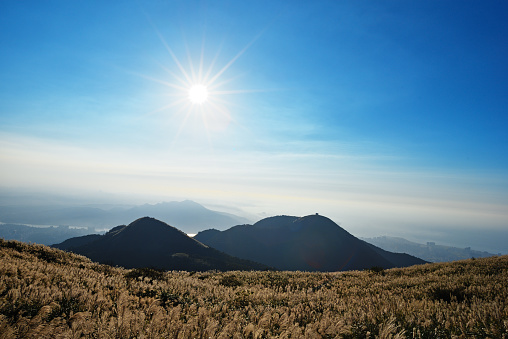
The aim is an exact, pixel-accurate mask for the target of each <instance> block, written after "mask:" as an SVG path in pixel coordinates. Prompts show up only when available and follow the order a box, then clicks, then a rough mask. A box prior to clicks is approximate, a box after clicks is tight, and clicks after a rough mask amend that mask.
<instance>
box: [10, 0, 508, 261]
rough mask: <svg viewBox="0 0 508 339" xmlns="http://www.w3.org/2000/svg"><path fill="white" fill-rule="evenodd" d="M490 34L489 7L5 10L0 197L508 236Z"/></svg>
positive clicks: (507, 83)
mask: <svg viewBox="0 0 508 339" xmlns="http://www.w3.org/2000/svg"><path fill="white" fill-rule="evenodd" d="M507 15H508V4H507V3H506V2H505V1H485V2H478V1H460V2H457V1H411V2H409V1H363V2H359V1H339V2H337V1H321V2H312V1H308V2H304V1H300V2H297V3H295V2H293V1H251V2H245V1H241V2H239V1H213V2H212V1H210V2H207V1H122V2H103V1H73V2H69V1H44V2H42V1H23V2H20V1H3V2H1V4H0V37H1V41H2V43H1V45H0V74H1V75H2V81H1V82H0V163H1V164H2V166H1V167H2V168H1V169H0V173H1V175H0V186H3V187H11V188H16V187H20V188H33V189H37V190H44V189H48V190H49V189H51V190H61V191H77V190H83V191H89V192H95V191H97V192H98V191H102V192H109V193H115V194H123V195H129V196H131V197H136V196H139V197H140V198H139V199H140V200H142V199H146V197H151V199H153V201H156V200H170V199H193V200H196V201H198V202H202V203H205V204H206V203H208V204H217V205H220V204H222V205H228V206H234V207H237V208H240V209H241V210H242V211H245V212H246V213H250V214H251V215H256V216H259V217H260V216H262V215H265V214H264V213H266V215H271V214H296V215H301V214H308V213H315V212H320V213H322V214H325V215H328V216H330V217H331V218H332V219H333V220H334V221H336V222H338V223H341V225H343V226H344V227H345V228H346V229H348V230H350V231H351V232H352V233H353V234H358V235H366V236H375V235H383V234H397V235H401V236H404V235H407V237H411V236H412V237H413V239H414V238H417V237H420V238H422V239H424V238H425V239H427V240H429V241H432V240H434V238H433V237H439V236H444V235H445V234H449V232H452V233H453V232H461V233H465V234H468V232H469V233H470V234H471V238H470V239H469V240H467V239H466V240H464V242H463V243H467V244H470V242H471V241H473V240H475V241H476V240H478V238H479V237H478V235H477V233H478V232H479V230H483V231H484V232H483V234H486V235H487V234H489V232H506V233H507V234H508V212H507V211H508V154H507V153H508V151H507V150H508V147H507V146H508V133H507V132H506V131H507V129H508V112H507V107H508V95H507V94H508V93H507V92H508V91H507V89H508V66H507V62H506V60H508V44H507V41H508V24H507V22H506V17H507ZM179 64H180V65H181V68H179ZM200 65H201V69H202V72H201V75H202V77H203V76H204V75H205V74H207V73H208V74H209V76H208V80H211V79H212V78H214V76H216V78H215V79H214V81H213V83H212V84H210V89H209V91H210V93H209V99H210V100H208V101H207V102H205V103H204V104H202V105H192V104H191V103H190V101H188V100H187V98H186V96H187V89H186V86H185V85H183V84H182V82H181V81H179V80H178V79H182V78H185V75H184V74H183V73H182V69H183V70H184V72H185V73H187V75H189V77H191V78H192V71H193V70H194V73H195V75H196V77H198V74H199V69H200ZM141 197H142V198H141ZM176 226H177V225H176ZM445 230H446V231H445ZM447 232H448V233H447ZM475 232H476V233H475ZM492 234H494V233H492ZM495 234H498V233H495ZM503 234H504V233H503ZM463 243H461V244H463ZM471 246H473V247H474V244H472V245H471ZM478 246H480V247H481V246H483V247H487V245H481V244H480V243H479V245H478ZM492 246H494V245H492ZM503 246H504V247H503ZM495 249H496V250H498V251H505V252H508V248H506V245H502V244H501V243H500V242H499V243H498V244H497V245H495Z"/></svg>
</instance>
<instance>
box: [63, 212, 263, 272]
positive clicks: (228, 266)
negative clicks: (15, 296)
mask: <svg viewBox="0 0 508 339" xmlns="http://www.w3.org/2000/svg"><path fill="white" fill-rule="evenodd" d="M53 247H56V248H60V249H65V250H69V251H72V252H75V253H79V254H82V255H85V256H87V257H89V258H90V259H92V260H94V261H98V262H101V263H107V264H113V265H119V266H123V267H126V268H136V267H155V268H160V269H164V270H189V271H206V270H221V271H225V270H251V269H264V268H266V266H264V265H261V264H257V263H253V262H249V261H247V260H241V259H238V258H234V257H231V256H230V255H227V254H225V253H222V252H219V251H217V250H215V249H213V248H209V247H208V246H206V245H203V244H202V243H200V242H199V241H197V240H194V239H192V238H190V237H188V236H187V235H186V234H185V233H183V232H182V231H180V230H178V229H176V228H174V227H172V226H169V225H168V224H166V223H164V222H162V221H159V220H156V219H153V218H148V217H144V218H141V219H138V220H136V221H134V222H132V223H130V224H129V225H128V226H117V227H115V228H113V229H112V230H111V231H109V232H108V233H106V234H105V235H103V236H99V237H96V236H95V237H80V238H73V239H69V240H67V241H65V242H63V243H61V244H57V245H54V246H53Z"/></svg>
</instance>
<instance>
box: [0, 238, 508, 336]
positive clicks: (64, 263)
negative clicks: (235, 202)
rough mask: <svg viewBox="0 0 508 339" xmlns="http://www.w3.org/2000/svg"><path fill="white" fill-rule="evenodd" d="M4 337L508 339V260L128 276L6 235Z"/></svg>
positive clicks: (2, 245) (1, 264) (0, 309)
mask: <svg viewBox="0 0 508 339" xmlns="http://www.w3.org/2000/svg"><path fill="white" fill-rule="evenodd" d="M0 259H1V260H0V337H1V338H6V339H9V338H28V337H32V338H54V337H94V338H112V337H117V338H118V337H122V338H134V337H135V338H139V337H148V338H162V337H172V338H176V337H182V338H191V337H196V338H199V337H202V338H208V337H212V338H219V337H232V336H233V335H235V336H240V337H246V338H248V337H281V338H283V337H286V338H287V337H291V338H314V337H315V338H366V337H369V338H373V337H380V338H390V337H392V338H404V337H407V338H437V337H439V338H451V337H455V336H459V337H469V338H472V337H476V338H486V337H490V338H502V337H503V336H506V335H507V334H508V328H507V324H508V286H507V285H506V281H508V256H503V257H492V258H485V259H476V260H471V259H470V260H465V261H459V262H453V263H440V264H426V265H419V266H413V267H409V268H395V269H389V270H384V271H370V270H368V271H349V272H334V273H315V272H314V273H310V272H274V271H264V272H259V271H257V272H256V271H251V272H246V271H235V272H228V273H220V272H177V271H172V272H159V271H155V270H150V269H131V270H126V269H123V268H118V267H111V266H108V265H101V264H97V263H93V262H92V261H90V260H89V259H87V258H85V257H83V256H80V255H76V254H73V253H69V252H64V251H61V250H58V249H54V248H50V247H47V246H42V245H29V244H25V243H21V242H17V241H4V240H2V239H0Z"/></svg>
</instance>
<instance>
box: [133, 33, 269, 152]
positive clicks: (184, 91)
mask: <svg viewBox="0 0 508 339" xmlns="http://www.w3.org/2000/svg"><path fill="white" fill-rule="evenodd" d="M154 29H155V32H156V34H157V36H158V37H159V39H160V41H161V42H162V45H163V46H164V48H165V50H166V51H167V53H168V54H169V56H170V60H171V62H169V63H165V64H159V66H160V68H161V69H162V70H163V72H162V73H161V75H158V76H156V77H152V76H144V75H143V77H144V78H145V79H148V80H150V81H153V82H156V83H158V84H161V85H163V86H166V87H167V88H168V96H167V97H168V98H170V100H169V102H167V104H164V105H163V106H161V107H160V108H158V109H156V110H154V111H152V112H150V113H149V114H150V115H153V114H157V115H165V114H166V115H167V117H168V119H170V120H171V121H172V124H173V125H174V127H175V128H176V133H175V134H174V137H173V138H174V139H173V143H174V142H176V141H177V140H178V138H179V137H180V135H181V134H183V133H186V134H187V132H188V131H194V135H195V136H196V138H197V137H199V136H203V135H206V137H207V139H208V143H209V146H210V147H212V140H211V139H212V135H214V134H216V133H221V132H224V131H225V130H227V129H228V128H230V125H231V123H232V122H235V125H236V126H237V127H239V126H240V125H239V124H238V122H237V121H236V120H235V119H233V117H232V115H231V112H230V108H231V106H233V105H234V103H233V102H232V100H231V97H230V95H238V94H243V93H249V92H259V90H246V89H239V88H234V86H235V80H237V79H238V75H233V76H229V74H227V73H228V71H230V70H231V66H232V65H233V64H234V63H235V62H236V61H237V60H238V59H239V58H240V57H241V56H242V55H243V54H244V53H245V52H246V51H247V50H248V48H249V47H250V46H252V44H253V43H254V42H255V41H256V40H257V39H258V38H259V36H260V35H261V34H259V35H258V36H256V37H255V38H254V39H253V40H252V41H251V42H249V43H248V44H247V45H246V46H245V47H243V48H242V49H241V50H240V51H239V52H238V53H237V54H236V55H234V56H233V57H232V58H231V59H227V61H226V62H223V63H222V65H221V62H220V59H221V58H220V55H221V50H222V45H220V46H219V47H218V48H217V50H216V52H215V53H212V54H210V55H206V52H205V39H203V40H202V43H201V46H200V51H199V53H191V51H190V49H189V46H188V45H187V43H186V42H185V43H184V46H185V54H186V55H184V56H183V57H182V55H180V56H177V53H175V50H176V49H175V50H174V49H173V48H171V46H170V45H169V44H168V42H167V40H166V39H165V38H164V36H163V35H162V34H161V33H160V32H159V31H158V30H157V29H156V28H154ZM180 51H181V49H180ZM212 55H213V57H212ZM175 124H176V125H175ZM242 128H243V127H242ZM196 131H197V132H196ZM199 131H201V132H199Z"/></svg>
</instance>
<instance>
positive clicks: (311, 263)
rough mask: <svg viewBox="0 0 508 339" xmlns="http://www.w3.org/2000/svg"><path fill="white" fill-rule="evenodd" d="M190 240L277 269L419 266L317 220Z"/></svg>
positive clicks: (277, 220)
mask: <svg viewBox="0 0 508 339" xmlns="http://www.w3.org/2000/svg"><path fill="white" fill-rule="evenodd" d="M194 239H196V240H199V241H200V242H202V243H204V244H206V245H209V246H211V247H214V248H217V249H218V250H220V251H223V252H225V253H228V254H230V255H233V256H236V257H239V258H243V259H248V260H252V261H256V262H260V263H263V264H265V265H268V266H273V267H276V268H278V269H281V270H301V271H343V270H361V269H368V268H372V267H382V268H392V267H404V266H411V265H416V264H423V263H425V261H424V260H421V259H419V258H416V257H413V256H410V255H407V254H398V253H391V252H387V251H384V250H382V249H380V248H378V247H376V246H373V245H371V244H368V243H366V242H364V241H362V240H360V239H358V238H356V237H354V236H353V235H351V234H350V233H348V232H347V231H345V230H344V229H343V228H341V227H340V226H339V225H337V224H336V223H334V222H333V221H332V220H330V219H328V218H326V217H323V216H320V215H309V216H306V217H302V218H300V217H293V216H276V217H270V218H266V219H263V220H261V221H258V222H257V223H255V224H254V225H239V226H234V227H232V228H230V229H228V230H226V231H218V230H207V231H203V232H199V233H198V234H197V235H196V236H195V237H194Z"/></svg>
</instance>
